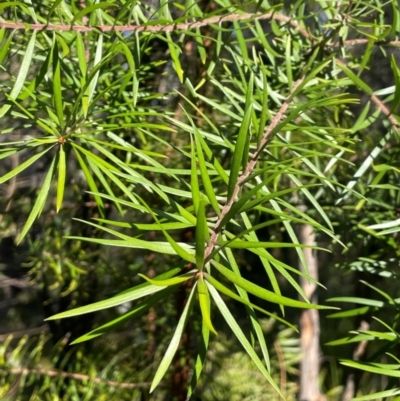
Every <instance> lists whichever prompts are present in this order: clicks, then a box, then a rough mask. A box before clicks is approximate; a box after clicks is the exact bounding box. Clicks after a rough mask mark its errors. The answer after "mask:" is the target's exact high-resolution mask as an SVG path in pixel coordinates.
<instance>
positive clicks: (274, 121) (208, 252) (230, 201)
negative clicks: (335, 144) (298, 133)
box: [204, 77, 305, 259]
mask: <svg viewBox="0 0 400 401" xmlns="http://www.w3.org/2000/svg"><path fill="white" fill-rule="evenodd" d="M304 79H305V77H303V78H301V79H299V80H298V81H296V82H295V84H294V85H293V88H292V91H291V93H290V95H289V96H288V97H287V99H286V100H285V102H284V103H283V104H282V106H281V108H280V109H279V111H278V113H276V115H275V117H274V118H273V119H272V121H271V124H270V125H269V126H268V128H267V129H266V130H265V132H264V135H263V138H262V140H261V142H260V144H259V146H258V148H257V150H256V151H255V152H254V154H253V155H252V158H251V160H250V162H249V163H248V164H247V167H246V169H245V171H244V172H243V173H242V174H241V175H240V176H239V178H238V180H237V183H236V186H235V188H234V190H233V193H232V196H231V197H230V199H228V201H227V203H226V204H225V206H224V207H223V208H222V212H221V214H220V215H219V217H218V220H217V222H216V223H215V228H214V230H213V232H212V234H211V238H210V241H209V242H208V244H207V247H206V250H205V254H204V256H205V258H206V259H207V258H208V257H209V256H210V255H211V253H212V252H213V250H214V247H215V245H216V243H217V240H218V237H219V233H220V231H221V229H222V226H221V223H222V221H223V219H224V218H225V216H226V215H227V214H228V213H229V211H230V210H231V208H232V206H233V204H234V203H235V202H236V200H237V197H238V194H239V191H240V189H241V187H242V186H243V185H244V183H245V181H246V180H247V178H248V177H249V176H250V174H251V173H252V172H253V170H254V168H255V166H256V164H257V161H258V159H259V157H260V156H261V153H262V151H263V149H264V148H265V146H266V145H267V144H268V142H269V141H270V140H271V133H272V131H273V130H274V128H275V127H276V126H277V125H278V124H279V122H280V121H281V119H282V117H283V116H284V114H285V113H286V111H287V109H288V107H289V105H290V104H291V102H292V100H293V96H294V94H295V92H296V90H297V88H298V87H299V86H300V85H301V83H302V82H303V81H304Z"/></svg>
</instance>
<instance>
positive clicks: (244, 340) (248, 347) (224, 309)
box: [206, 282, 283, 398]
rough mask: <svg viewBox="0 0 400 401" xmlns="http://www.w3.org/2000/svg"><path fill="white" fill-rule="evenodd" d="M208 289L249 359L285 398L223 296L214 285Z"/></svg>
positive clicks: (208, 285)
mask: <svg viewBox="0 0 400 401" xmlns="http://www.w3.org/2000/svg"><path fill="white" fill-rule="evenodd" d="M206 283H207V282H206ZM207 287H208V290H209V291H210V294H211V296H212V298H213V299H214V302H215V303H216V304H217V307H218V309H219V310H220V312H221V315H222V316H223V317H224V319H225V320H226V322H227V323H228V325H229V327H230V328H231V330H232V331H233V333H234V334H235V336H236V338H237V339H238V340H239V342H240V343H241V344H242V346H243V348H244V349H245V350H246V352H247V354H248V355H249V357H250V358H251V359H252V360H253V361H254V363H255V364H256V366H257V367H258V369H259V370H260V372H261V373H262V374H263V376H264V377H265V378H266V379H267V380H268V382H269V383H270V384H271V386H272V387H273V388H274V389H275V390H276V392H277V393H278V394H279V395H280V396H281V397H282V398H283V395H282V393H281V391H280V389H279V387H278V385H277V384H276V383H275V381H274V379H273V378H272V377H271V375H270V374H269V373H268V371H267V369H266V368H265V366H264V365H263V363H262V362H261V360H260V358H259V357H258V356H257V354H256V352H255V351H254V349H253V347H252V346H251V344H250V342H249V340H248V339H247V338H246V336H245V335H244V333H243V331H242V329H241V328H240V326H239V324H238V323H237V321H236V319H235V318H234V317H233V316H232V314H231V312H230V310H229V309H228V308H227V306H226V304H225V302H224V301H223V299H222V298H221V296H220V295H219V294H218V292H217V291H216V289H215V288H214V287H213V286H212V285H210V284H208V283H207Z"/></svg>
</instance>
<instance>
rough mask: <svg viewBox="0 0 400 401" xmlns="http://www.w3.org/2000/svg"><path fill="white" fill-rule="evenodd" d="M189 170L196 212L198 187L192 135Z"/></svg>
mask: <svg viewBox="0 0 400 401" xmlns="http://www.w3.org/2000/svg"><path fill="white" fill-rule="evenodd" d="M191 148H192V149H191V156H192V158H191V161H190V162H191V170H190V176H191V180H190V189H191V191H192V199H193V207H194V210H195V211H196V212H197V211H198V210H199V204H200V188H199V178H198V176H197V162H196V152H195V144H194V142H193V137H191Z"/></svg>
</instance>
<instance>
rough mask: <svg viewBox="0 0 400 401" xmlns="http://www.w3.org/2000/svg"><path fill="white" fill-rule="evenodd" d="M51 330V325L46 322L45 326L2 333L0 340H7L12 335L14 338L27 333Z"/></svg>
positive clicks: (33, 333)
mask: <svg viewBox="0 0 400 401" xmlns="http://www.w3.org/2000/svg"><path fill="white" fill-rule="evenodd" d="M47 331H49V327H48V326H47V324H44V325H43V326H40V327H34V328H32V329H26V330H20V331H14V332H11V333H6V334H0V341H6V340H7V338H8V337H10V336H12V338H21V337H24V336H26V335H31V336H32V335H35V334H41V333H43V332H47Z"/></svg>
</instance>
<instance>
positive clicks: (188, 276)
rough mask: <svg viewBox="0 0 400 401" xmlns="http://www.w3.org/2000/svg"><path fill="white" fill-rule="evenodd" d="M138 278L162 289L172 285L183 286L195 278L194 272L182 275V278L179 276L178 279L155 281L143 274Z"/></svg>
mask: <svg viewBox="0 0 400 401" xmlns="http://www.w3.org/2000/svg"><path fill="white" fill-rule="evenodd" d="M138 276H139V277H141V278H143V279H144V280H146V281H147V282H148V283H150V284H152V285H156V286H160V287H169V286H171V285H176V284H181V283H184V282H185V281H188V280H190V279H191V278H193V277H194V271H192V272H189V273H185V274H182V275H181V276H178V277H173V278H169V279H166V280H161V279H159V280H154V279H151V278H149V277H147V276H145V275H144V274H141V273H139V274H138Z"/></svg>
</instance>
